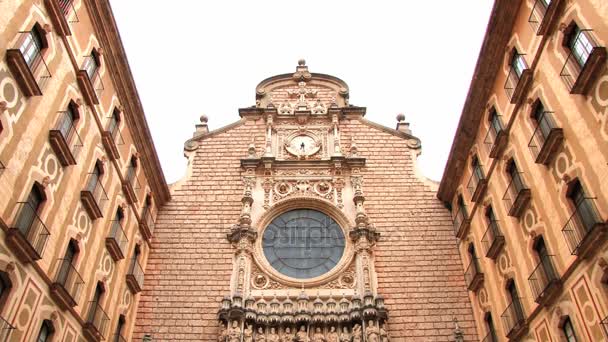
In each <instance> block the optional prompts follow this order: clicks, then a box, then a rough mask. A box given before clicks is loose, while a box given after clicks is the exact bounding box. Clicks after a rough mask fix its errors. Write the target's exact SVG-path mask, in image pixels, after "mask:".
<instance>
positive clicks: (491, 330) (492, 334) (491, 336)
mask: <svg viewBox="0 0 608 342" xmlns="http://www.w3.org/2000/svg"><path fill="white" fill-rule="evenodd" d="M484 320H485V322H486V329H488V334H487V336H486V338H485V339H484V341H492V342H497V341H498V335H497V334H496V328H495V327H494V320H493V319H492V314H491V313H489V312H488V313H486V317H485V318H484Z"/></svg>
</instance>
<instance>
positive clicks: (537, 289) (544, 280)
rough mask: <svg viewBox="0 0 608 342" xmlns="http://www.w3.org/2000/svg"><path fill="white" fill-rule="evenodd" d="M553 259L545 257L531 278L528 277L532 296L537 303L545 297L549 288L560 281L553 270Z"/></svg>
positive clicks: (550, 256)
mask: <svg viewBox="0 0 608 342" xmlns="http://www.w3.org/2000/svg"><path fill="white" fill-rule="evenodd" d="M552 259H553V256H552V255H547V256H543V257H542V258H541V260H540V262H539V263H538V265H536V268H535V269H534V271H532V274H531V275H530V277H528V282H529V283H530V288H532V294H533V295H534V299H535V301H536V302H537V303H538V302H539V301H540V299H541V298H542V297H545V295H546V293H547V290H549V287H550V286H551V285H553V284H554V283H555V282H557V281H558V280H559V278H558V276H557V272H555V269H554V268H553V262H552V261H551V260H552Z"/></svg>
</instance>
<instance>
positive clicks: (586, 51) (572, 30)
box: [563, 21, 594, 68]
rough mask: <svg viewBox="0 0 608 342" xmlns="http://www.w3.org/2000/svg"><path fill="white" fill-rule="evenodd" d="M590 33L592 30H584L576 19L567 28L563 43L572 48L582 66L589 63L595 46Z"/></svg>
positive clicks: (575, 58)
mask: <svg viewBox="0 0 608 342" xmlns="http://www.w3.org/2000/svg"><path fill="white" fill-rule="evenodd" d="M590 34H591V32H590V30H582V29H581V28H580V27H579V26H578V24H577V23H576V22H574V21H573V22H572V23H570V25H568V27H567V28H566V30H565V34H564V41H563V45H564V47H566V49H568V50H570V52H571V53H572V56H573V57H574V60H575V61H576V62H577V63H578V65H579V66H580V67H581V68H582V67H583V66H584V65H585V63H587V60H588V59H589V55H591V52H592V50H593V47H594V44H593V39H592V38H591V36H590Z"/></svg>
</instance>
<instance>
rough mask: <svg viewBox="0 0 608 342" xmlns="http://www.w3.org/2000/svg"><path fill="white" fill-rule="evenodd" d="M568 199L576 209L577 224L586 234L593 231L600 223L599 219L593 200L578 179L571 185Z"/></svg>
mask: <svg viewBox="0 0 608 342" xmlns="http://www.w3.org/2000/svg"><path fill="white" fill-rule="evenodd" d="M568 198H569V199H570V201H571V202H572V204H573V206H574V208H575V209H574V210H575V213H574V216H575V218H576V224H577V225H579V226H580V228H582V229H584V232H585V233H587V232H589V231H591V230H592V229H593V227H594V226H595V224H597V223H598V222H599V218H598V214H597V211H596V210H595V206H594V204H593V201H592V199H591V198H590V197H589V196H588V195H587V194H586V192H585V190H584V189H583V185H582V184H581V182H580V181H579V180H578V179H577V180H575V181H574V182H573V183H572V184H571V185H570V189H569V191H568Z"/></svg>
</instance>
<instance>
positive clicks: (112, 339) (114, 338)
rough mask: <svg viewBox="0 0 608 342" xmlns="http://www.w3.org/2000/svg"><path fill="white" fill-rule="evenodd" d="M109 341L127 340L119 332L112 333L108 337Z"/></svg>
mask: <svg viewBox="0 0 608 342" xmlns="http://www.w3.org/2000/svg"><path fill="white" fill-rule="evenodd" d="M110 341H111V342H127V339H126V338H124V337H122V335H120V334H114V335H112V338H111V339H110Z"/></svg>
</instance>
